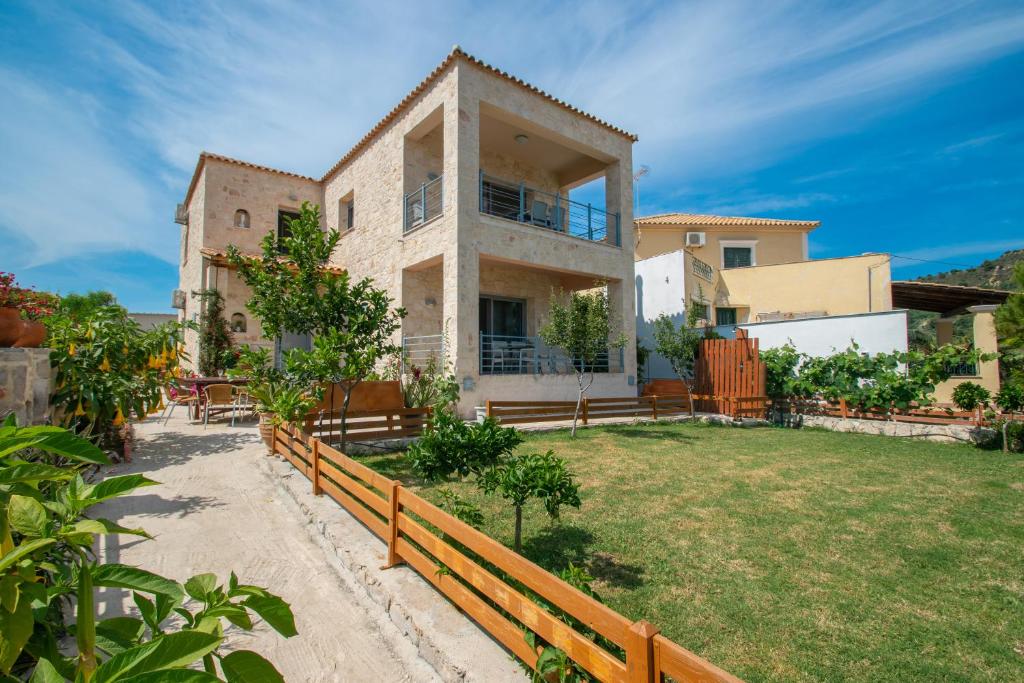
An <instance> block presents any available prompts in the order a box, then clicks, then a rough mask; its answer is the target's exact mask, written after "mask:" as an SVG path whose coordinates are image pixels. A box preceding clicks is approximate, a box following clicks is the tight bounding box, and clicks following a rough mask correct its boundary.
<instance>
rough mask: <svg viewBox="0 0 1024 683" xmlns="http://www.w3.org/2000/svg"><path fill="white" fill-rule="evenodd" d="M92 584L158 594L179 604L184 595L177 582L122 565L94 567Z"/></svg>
mask: <svg viewBox="0 0 1024 683" xmlns="http://www.w3.org/2000/svg"><path fill="white" fill-rule="evenodd" d="M93 583H95V584H96V585H97V586H106V587H108V588H127V589H128V590H133V591H142V592H143V593H159V594H163V595H167V596H170V597H172V598H174V600H175V602H180V601H181V599H182V597H183V595H184V591H183V590H182V587H181V584H179V583H178V582H177V581H172V580H171V579H166V578H164V577H162V576H160V575H159V574H154V573H153V572H150V571H146V570H145V569H139V568H138V567H129V566H128V565H124V564H102V565H100V566H98V567H96V569H95V570H94V571H93Z"/></svg>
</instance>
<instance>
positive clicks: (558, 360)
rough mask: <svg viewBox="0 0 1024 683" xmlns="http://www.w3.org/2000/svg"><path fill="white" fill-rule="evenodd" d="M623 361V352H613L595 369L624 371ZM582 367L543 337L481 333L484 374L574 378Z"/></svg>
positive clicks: (595, 365) (596, 365) (605, 371)
mask: <svg viewBox="0 0 1024 683" xmlns="http://www.w3.org/2000/svg"><path fill="white" fill-rule="evenodd" d="M623 362H624V361H623V351H622V349H613V350H612V351H611V353H610V354H609V353H608V352H605V353H603V354H601V355H600V356H599V357H598V358H597V361H596V362H595V363H594V365H593V370H594V372H601V373H609V372H622V366H623ZM579 367H582V364H581V362H580V361H579V360H578V359H573V358H570V357H569V356H568V355H566V353H565V352H564V351H562V350H561V349H556V348H553V347H550V346H548V345H547V344H545V343H544V342H543V341H542V340H541V338H540V337H517V336H509V335H502V334H483V333H481V334H480V374H481V375H571V374H574V373H575V372H576V368H579ZM584 369H585V370H587V371H589V370H590V369H591V368H590V367H589V366H588V367H586V368H584Z"/></svg>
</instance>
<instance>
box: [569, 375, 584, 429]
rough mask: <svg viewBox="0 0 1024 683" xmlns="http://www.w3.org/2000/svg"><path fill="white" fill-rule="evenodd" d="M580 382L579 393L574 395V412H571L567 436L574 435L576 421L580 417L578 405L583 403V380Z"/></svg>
mask: <svg viewBox="0 0 1024 683" xmlns="http://www.w3.org/2000/svg"><path fill="white" fill-rule="evenodd" d="M578 381H579V383H580V393H579V394H577V395H576V412H574V413H573V414H572V432H571V433H570V434H569V436H576V421H577V420H579V419H580V405H582V404H583V382H582V380H578Z"/></svg>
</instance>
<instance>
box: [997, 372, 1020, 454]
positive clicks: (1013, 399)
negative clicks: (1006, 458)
mask: <svg viewBox="0 0 1024 683" xmlns="http://www.w3.org/2000/svg"><path fill="white" fill-rule="evenodd" d="M995 402H996V405H997V406H999V409H1000V410H1001V411H1003V412H1004V413H1006V414H1007V415H1009V417H1006V416H1004V417H1003V419H1002V425H1001V427H1002V433H1003V451H1004V452H1008V451H1009V450H1010V435H1009V426H1010V422H1011V420H1012V419H1013V414H1014V413H1019V412H1021V411H1024V386H1022V385H1020V384H1004V385H1003V387H1002V389H1000V390H999V393H997V394H996V396H995Z"/></svg>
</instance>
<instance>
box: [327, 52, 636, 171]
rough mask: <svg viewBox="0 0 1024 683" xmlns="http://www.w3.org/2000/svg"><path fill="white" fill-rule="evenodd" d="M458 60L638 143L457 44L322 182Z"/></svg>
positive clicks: (605, 123) (619, 129)
mask: <svg viewBox="0 0 1024 683" xmlns="http://www.w3.org/2000/svg"><path fill="white" fill-rule="evenodd" d="M457 59H464V60H466V61H467V62H469V63H470V64H473V65H475V66H478V67H480V68H481V69H484V70H485V71H488V72H490V73H492V74H494V75H495V76H499V77H501V78H504V79H505V80H507V81H509V82H510V83H514V84H516V85H518V86H519V87H521V88H523V89H524V90H528V91H530V92H532V93H535V94H537V95H540V96H541V97H543V98H545V99H547V100H548V101H550V102H553V103H555V104H557V105H558V106H560V107H562V108H564V109H568V110H569V111H571V112H573V113H574V114H579V115H580V116H582V117H584V118H586V119H589V120H590V121H593V122H594V123H596V124H598V125H599V126H603V127H605V128H607V129H608V130H610V131H612V132H614V133H618V134H619V135H621V136H623V137H625V138H628V139H629V140H632V141H633V142H636V141H637V140H638V139H639V138H637V136H636V135H633V134H632V133H629V132H627V131H625V130H623V129H622V128H619V127H618V126H613V125H612V124H610V123H608V122H607V121H603V120H601V119H599V118H597V117H596V116H594V115H593V114H588V113H587V112H585V111H583V110H581V109H578V108H577V107H574V106H573V105H571V104H569V103H568V102H565V101H564V100H560V99H558V98H557V97H555V96H554V95H550V94H548V93H546V92H544V91H543V90H541V89H540V88H538V87H537V86H535V85H530V84H529V83H527V82H526V81H524V80H522V79H521V78H518V77H516V76H513V75H512V74H510V73H508V72H507V71H502V70H501V69H499V68H497V67H494V66H491V65H490V64H488V63H486V62H484V61H482V60H480V59H477V58H476V57H474V56H473V55H471V54H469V53H467V52H465V51H464V50H463V49H462V48H461V47H459V46H458V45H456V46H455V47H453V48H452V51H451V52H449V53H448V56H447V57H445V59H444V61H442V62H441V63H440V64H438V65H437V68H435V69H434V70H433V71H431V72H430V74H429V75H428V76H427V77H426V78H424V79H423V80H422V81H420V84H419V85H417V86H416V87H415V88H413V89H412V92H410V93H409V94H408V95H406V96H405V98H404V99H402V101H401V102H399V103H398V105H397V106H396V107H395V108H394V109H392V110H391V111H390V112H388V114H387V116H385V117H384V118H382V119H381V120H380V121H378V122H377V125H375V126H374V127H373V128H371V129H370V132H368V133H367V134H366V135H364V136H363V138H362V139H361V140H360V141H359V142H357V143H356V144H355V146H354V147H353V148H352V149H350V150H349V151H348V152H347V153H346V154H345V156H343V157H342V158H341V159H339V160H338V163H336V164H334V166H332V167H331V169H330V170H329V171H327V173H325V174H324V176H323V178H321V179H320V181H321V182H323V181H326V180H327V179H328V178H330V177H331V176H332V175H334V173H335V172H336V171H337V170H338V169H340V168H341V167H342V166H344V165H345V164H346V163H348V162H349V161H350V160H351V159H352V158H353V157H355V156H356V155H357V154H359V152H360V151H362V149H363V148H364V147H366V145H367V144H369V143H370V141H372V140H373V139H374V138H375V137H377V135H378V134H379V133H380V132H381V131H382V130H384V129H385V128H387V126H388V125H390V124H391V123H392V122H393V121H394V120H395V119H396V118H398V116H399V115H400V114H401V113H402V112H404V111H405V110H406V108H407V107H408V106H409V105H410V104H412V102H413V100H415V99H416V98H417V97H419V96H420V95H421V94H422V93H423V92H424V91H425V90H426V89H427V88H429V87H430V86H431V85H433V84H434V82H435V81H437V79H438V78H440V77H441V74H443V73H444V72H445V70H446V69H447V68H448V67H449V66H451V65H452V64H453V63H454V62H455V60H457Z"/></svg>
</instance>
